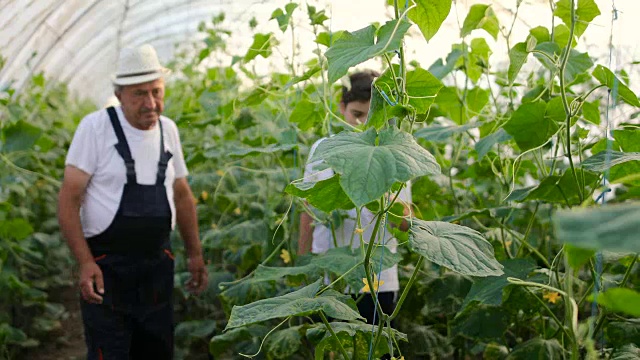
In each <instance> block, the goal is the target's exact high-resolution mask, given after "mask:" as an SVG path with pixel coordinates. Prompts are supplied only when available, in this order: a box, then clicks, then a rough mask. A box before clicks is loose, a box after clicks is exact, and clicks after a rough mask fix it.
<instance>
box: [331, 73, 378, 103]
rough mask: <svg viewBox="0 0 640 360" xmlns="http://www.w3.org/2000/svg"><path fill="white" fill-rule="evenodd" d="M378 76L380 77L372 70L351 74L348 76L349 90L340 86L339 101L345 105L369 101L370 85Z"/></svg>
mask: <svg viewBox="0 0 640 360" xmlns="http://www.w3.org/2000/svg"><path fill="white" fill-rule="evenodd" d="M378 76H380V74H379V73H378V72H376V71H373V70H365V71H360V72H357V73H353V74H351V75H350V76H349V81H350V82H351V89H348V88H347V87H346V86H342V99H341V100H340V101H341V102H342V103H344V104H345V105H347V104H349V103H350V102H352V101H369V100H371V83H373V79H374V78H376V77H378Z"/></svg>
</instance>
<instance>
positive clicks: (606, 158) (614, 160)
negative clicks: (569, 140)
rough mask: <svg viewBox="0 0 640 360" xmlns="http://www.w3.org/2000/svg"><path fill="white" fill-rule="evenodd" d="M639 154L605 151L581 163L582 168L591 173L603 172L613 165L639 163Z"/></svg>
mask: <svg viewBox="0 0 640 360" xmlns="http://www.w3.org/2000/svg"><path fill="white" fill-rule="evenodd" d="M639 160H640V152H620V151H612V150H609V151H607V150H605V151H601V152H599V153H597V154H595V155H593V156H592V157H590V158H588V159H586V160H584V161H583V162H582V164H581V165H582V167H583V168H585V169H587V170H590V171H593V172H604V171H606V170H608V169H610V168H612V167H613V166H615V165H619V164H623V163H626V162H627V161H639Z"/></svg>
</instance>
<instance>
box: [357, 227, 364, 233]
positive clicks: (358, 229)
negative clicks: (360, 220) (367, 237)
mask: <svg viewBox="0 0 640 360" xmlns="http://www.w3.org/2000/svg"><path fill="white" fill-rule="evenodd" d="M363 232H364V229H360V228H357V229H356V234H362V233H363Z"/></svg>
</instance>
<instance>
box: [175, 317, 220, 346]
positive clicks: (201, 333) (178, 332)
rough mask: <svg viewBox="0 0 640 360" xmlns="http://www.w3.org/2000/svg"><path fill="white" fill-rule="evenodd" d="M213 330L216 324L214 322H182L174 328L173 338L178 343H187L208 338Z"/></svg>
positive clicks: (205, 320)
mask: <svg viewBox="0 0 640 360" xmlns="http://www.w3.org/2000/svg"><path fill="white" fill-rule="evenodd" d="M215 330H216V322H215V321H214V320H208V319H203V320H191V321H183V322H181V323H179V324H178V326H176V329H175V337H176V340H177V341H179V342H182V343H188V342H190V341H192V340H197V339H202V338H206V337H209V336H211V334H213V332H214V331H215Z"/></svg>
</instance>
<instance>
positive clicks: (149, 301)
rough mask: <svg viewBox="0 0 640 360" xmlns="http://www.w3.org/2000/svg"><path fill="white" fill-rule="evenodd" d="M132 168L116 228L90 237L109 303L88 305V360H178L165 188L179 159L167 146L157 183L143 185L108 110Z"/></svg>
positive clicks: (121, 150) (113, 113)
mask: <svg viewBox="0 0 640 360" xmlns="http://www.w3.org/2000/svg"><path fill="white" fill-rule="evenodd" d="M107 111H108V113H109V118H110V119H111V124H112V125H113V129H114V131H115V133H116V136H117V138H118V143H117V144H116V145H115V146H116V149H117V151H118V153H119V154H120V156H121V157H122V159H123V160H124V163H125V165H126V169H127V183H126V184H125V185H124V191H123V193H122V198H121V199H120V206H119V208H118V211H117V213H116V215H115V218H114V220H113V222H112V223H111V225H109V227H108V228H107V229H106V230H105V231H104V232H102V233H101V234H99V235H96V236H93V237H90V238H88V239H87V243H88V244H89V248H90V249H91V253H92V254H93V256H94V257H95V259H96V263H97V264H98V266H100V269H101V270H102V274H103V277H104V296H103V298H104V300H103V302H102V304H89V303H87V302H86V301H84V300H81V301H80V302H81V310H82V319H83V322H84V328H85V338H86V343H87V348H88V356H87V359H88V360H126V359H133V360H137V359H154V360H157V359H172V357H173V304H172V301H171V294H172V291H173V267H174V263H173V255H171V251H170V248H169V235H170V232H171V208H170V206H169V200H168V199H167V191H166V189H165V186H164V180H165V174H166V170H167V163H168V162H169V159H170V158H171V156H172V154H171V153H170V152H168V151H166V150H165V148H164V135H163V134H162V122H161V121H160V120H159V121H158V125H159V126H160V161H159V162H158V175H157V179H156V183H155V184H154V185H141V184H138V182H137V180H136V172H135V165H134V160H133V158H132V157H131V151H130V149H129V145H128V143H127V139H126V137H125V135H124V132H123V131H122V127H121V126H120V122H119V121H118V116H117V114H116V111H115V109H114V108H113V107H110V108H108V109H107Z"/></svg>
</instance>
